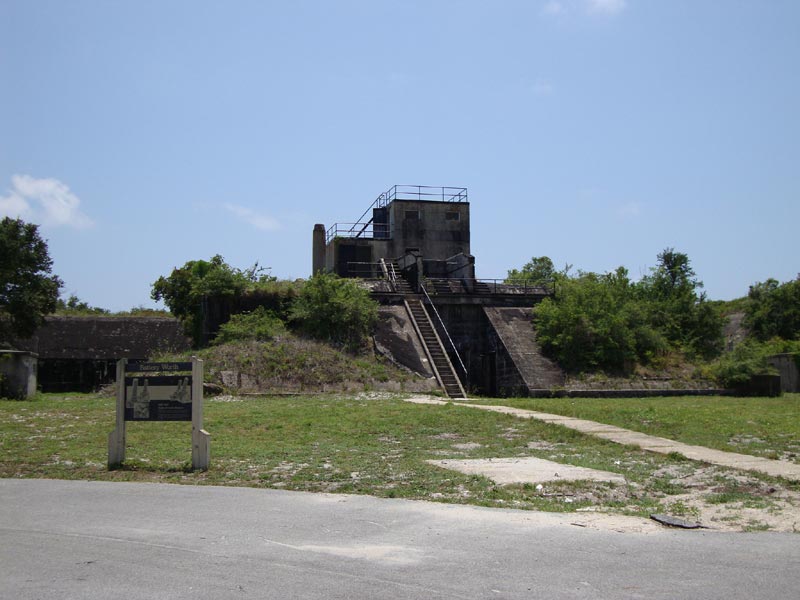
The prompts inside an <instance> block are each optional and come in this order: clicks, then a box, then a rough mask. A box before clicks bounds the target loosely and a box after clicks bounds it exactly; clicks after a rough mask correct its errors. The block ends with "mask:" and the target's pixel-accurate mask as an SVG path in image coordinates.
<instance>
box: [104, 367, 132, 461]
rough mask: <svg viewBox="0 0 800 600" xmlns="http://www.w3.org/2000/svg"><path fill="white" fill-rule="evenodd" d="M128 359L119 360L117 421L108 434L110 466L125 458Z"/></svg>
mask: <svg viewBox="0 0 800 600" xmlns="http://www.w3.org/2000/svg"><path fill="white" fill-rule="evenodd" d="M127 362H128V360H127V359H125V358H121V359H119V360H118V361H117V422H116V427H115V428H114V431H112V432H111V433H110V434H109V435H108V468H109V469H113V468H115V467H119V466H120V465H121V464H122V463H123V462H124V460H125V364H126V363H127Z"/></svg>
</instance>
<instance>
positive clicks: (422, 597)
mask: <svg viewBox="0 0 800 600" xmlns="http://www.w3.org/2000/svg"><path fill="white" fill-rule="evenodd" d="M576 525H577V526H576ZM0 539H2V542H3V543H2V544H0V565H2V569H0V598H9V599H12V598H13V599H14V600H34V599H36V600H50V599H53V600H55V599H59V600H61V599H65V598H74V599H80V600H106V599H108V598H117V597H119V598H125V599H126V600H153V599H161V598H164V599H166V598H169V599H170V600H184V599H185V600H220V599H227V598H275V599H281V600H283V599H285V598H304V599H307V600H316V599H320V600H322V599H324V600H336V599H361V598H364V599H372V598H387V599H394V598H397V599H400V598H402V599H404V600H432V599H443V598H446V599H453V600H455V599H458V600H463V599H475V598H502V599H508V600H511V599H514V600H516V599H520V600H522V599H524V600H529V599H531V598H558V599H560V598H563V599H583V598H603V599H605V600H621V599H628V598H648V599H653V600H662V599H663V600H667V599H670V600H671V599H674V598H692V599H694V600H712V599H713V600H716V599H719V600H723V599H724V600H740V599H741V600H745V599H746V600H760V599H767V598H770V599H772V598H795V597H796V596H797V590H798V589H800V544H798V543H797V536H796V535H792V534H773V533H758V534H730V533H718V532H709V531H705V530H701V531H694V532H691V531H683V530H672V529H666V528H664V527H662V526H661V525H658V524H656V523H655V522H653V521H650V520H646V519H637V518H632V517H610V516H607V515H598V514H590V513H577V514H576V513H561V514H554V513H537V512H533V511H520V510H508V509H487V508H478V507H472V506H459V505H447V504H441V503H432V502H414V501H407V500H390V499H379V498H371V497H368V496H348V495H332V494H310V493H302V492H285V491H279V490H263V489H246V488H232V487H227V488H222V487H212V486H189V485H185V486H182V485H164V484H146V483H110V482H87V481H48V480H10V479H6V480H0Z"/></svg>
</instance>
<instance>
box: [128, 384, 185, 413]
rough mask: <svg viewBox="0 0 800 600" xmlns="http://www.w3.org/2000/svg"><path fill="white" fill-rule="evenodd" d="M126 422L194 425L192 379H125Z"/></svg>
mask: <svg viewBox="0 0 800 600" xmlns="http://www.w3.org/2000/svg"><path fill="white" fill-rule="evenodd" d="M125 420H126V421H191V420H192V377H191V375H148V376H146V377H126V378H125Z"/></svg>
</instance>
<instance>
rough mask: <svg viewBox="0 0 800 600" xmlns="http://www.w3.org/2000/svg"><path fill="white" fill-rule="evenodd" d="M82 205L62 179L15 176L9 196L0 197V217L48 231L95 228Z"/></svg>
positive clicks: (12, 178) (12, 179)
mask: <svg viewBox="0 0 800 600" xmlns="http://www.w3.org/2000/svg"><path fill="white" fill-rule="evenodd" d="M80 204H81V201H80V199H79V198H78V197H77V196H76V195H75V194H73V193H72V192H71V191H70V189H69V187H68V186H67V185H66V184H65V183H63V182H61V181H59V180H58V179H36V178H35V177H31V176H30V175H13V176H12V177H11V189H10V190H9V191H8V195H7V196H0V215H2V216H8V217H15V218H16V217H19V218H21V219H24V220H26V221H32V222H35V223H41V224H42V225H43V226H47V227H61V226H64V227H74V228H75V229H84V228H86V227H91V226H92V225H93V224H94V223H93V222H92V220H91V219H90V218H89V217H87V216H86V215H85V214H83V213H82V212H81V211H80Z"/></svg>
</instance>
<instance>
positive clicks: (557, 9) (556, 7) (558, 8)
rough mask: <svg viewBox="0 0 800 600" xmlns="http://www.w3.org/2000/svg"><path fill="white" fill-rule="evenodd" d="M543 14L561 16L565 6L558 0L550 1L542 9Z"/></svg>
mask: <svg viewBox="0 0 800 600" xmlns="http://www.w3.org/2000/svg"><path fill="white" fill-rule="evenodd" d="M542 12H543V13H544V14H546V15H560V14H561V13H562V12H564V5H563V4H562V3H561V2H557V1H556V0H550V2H546V3H545V5H544V6H543V7H542Z"/></svg>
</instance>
